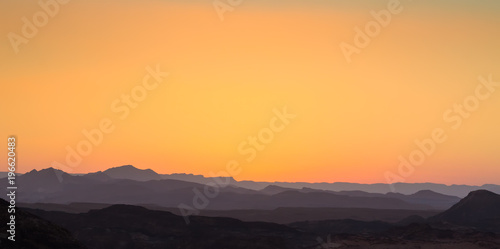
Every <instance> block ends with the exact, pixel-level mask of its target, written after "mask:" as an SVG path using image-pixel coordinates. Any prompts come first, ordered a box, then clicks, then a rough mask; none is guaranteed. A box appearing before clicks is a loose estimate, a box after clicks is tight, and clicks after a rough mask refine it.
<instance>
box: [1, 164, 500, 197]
mask: <svg viewBox="0 0 500 249" xmlns="http://www.w3.org/2000/svg"><path fill="white" fill-rule="evenodd" d="M43 171H44V170H41V171H39V172H43ZM32 172H37V171H36V170H34V171H31V172H29V173H32ZM57 172H59V171H57ZM60 172H62V171H60ZM26 174H28V173H26ZM64 174H66V173H64ZM21 175H22V174H18V176H21ZM72 175H73V176H86V177H87V179H94V180H100V181H106V180H111V179H129V180H135V181H150V180H161V179H171V180H180V181H186V182H193V183H198V184H207V183H210V182H215V181H216V180H219V181H224V182H227V183H229V184H231V185H233V186H235V187H239V188H244V189H250V190H255V191H260V190H263V189H265V188H266V187H268V186H273V187H274V188H276V187H280V188H287V189H315V190H328V191H335V192H342V191H361V192H365V193H376V194H386V193H389V192H391V189H394V190H395V191H396V193H400V194H404V195H411V194H414V193H417V192H419V191H422V190H430V191H433V192H436V193H440V194H443V195H449V196H456V197H460V198H463V197H465V196H466V195H467V194H469V192H472V191H475V190H479V189H484V190H488V191H491V192H494V193H497V194H500V185H495V184H484V185H482V186H470V185H445V184H436V183H394V184H392V188H391V187H390V185H389V184H384V183H376V184H360V183H345V182H334V183H308V182H255V181H236V180H234V179H233V178H232V177H205V176H203V175H193V174H158V173H156V172H155V171H153V170H151V169H138V168H136V167H134V166H132V165H124V166H119V167H113V168H110V169H107V170H105V171H103V172H101V171H99V172H95V173H89V174H72ZM2 176H3V177H6V173H5V172H0V179H2ZM106 176H108V177H109V178H111V179H107V177H106ZM217 178H219V179H217ZM350 194H351V195H354V194H355V193H354V192H351V193H350Z"/></svg>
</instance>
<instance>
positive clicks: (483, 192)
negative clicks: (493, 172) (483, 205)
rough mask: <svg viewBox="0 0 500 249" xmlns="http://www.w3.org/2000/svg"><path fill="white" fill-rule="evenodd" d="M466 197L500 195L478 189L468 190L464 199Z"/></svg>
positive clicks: (492, 196)
mask: <svg viewBox="0 0 500 249" xmlns="http://www.w3.org/2000/svg"><path fill="white" fill-rule="evenodd" d="M467 198H474V199H475V198H500V195H498V194H495V193H493V192H491V191H488V190H485V189H479V190H476V191H472V192H470V193H469V194H468V195H467V196H466V197H465V198H464V199H467Z"/></svg>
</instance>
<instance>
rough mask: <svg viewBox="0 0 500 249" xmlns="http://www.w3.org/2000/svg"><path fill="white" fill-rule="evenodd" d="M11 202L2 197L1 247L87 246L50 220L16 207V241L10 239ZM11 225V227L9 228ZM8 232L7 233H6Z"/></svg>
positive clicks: (77, 248) (71, 248)
mask: <svg viewBox="0 0 500 249" xmlns="http://www.w3.org/2000/svg"><path fill="white" fill-rule="evenodd" d="M8 207H9V203H8V202H6V201H5V200H3V199H0V210H1V212H0V221H1V223H0V248H3V249H17V248H19V249H21V248H22V249H24V248H26V249H28V248H39V249H52V248H67V249H83V248H86V247H85V246H84V245H83V244H82V243H81V242H79V241H77V240H76V239H75V238H74V237H73V236H72V235H71V233H70V232H69V231H68V230H66V229H64V228H62V227H60V226H57V225H55V224H53V223H51V222H49V221H46V220H43V219H40V218H39V217H37V216H35V215H33V214H30V213H27V212H24V211H23V210H21V209H16V212H15V214H14V215H15V237H14V239H15V241H11V240H9V239H8V236H11V234H10V233H7V230H9V229H10V225H7V223H8V222H10V215H11V214H9V213H8V211H7V210H8V209H9V208H8ZM8 226H9V228H8ZM6 233H7V234H6Z"/></svg>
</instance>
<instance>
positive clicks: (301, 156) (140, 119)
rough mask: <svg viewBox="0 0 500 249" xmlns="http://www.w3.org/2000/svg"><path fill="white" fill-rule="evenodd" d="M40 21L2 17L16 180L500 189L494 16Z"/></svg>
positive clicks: (43, 15) (464, 7)
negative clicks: (152, 176) (149, 178)
mask: <svg viewBox="0 0 500 249" xmlns="http://www.w3.org/2000/svg"><path fill="white" fill-rule="evenodd" d="M41 3H45V4H42V5H40V4H39V3H38V2H37V1H2V2H1V3H0V16H1V17H0V18H1V22H0V34H2V35H3V38H2V39H0V54H1V57H0V84H1V88H2V90H1V91H0V101H1V105H0V114H1V115H2V119H1V120H2V122H0V133H1V136H0V137H2V139H4V140H5V143H2V148H3V149H2V151H4V152H5V153H0V160H1V161H6V160H7V152H8V150H7V138H8V137H9V136H15V137H16V140H17V142H16V152H17V154H16V155H17V168H16V170H17V172H19V173H25V172H28V171H31V170H33V169H37V170H40V169H44V168H48V167H55V168H59V169H62V170H64V171H66V172H69V173H86V172H96V171H100V170H105V169H107V168H110V167H115V166H120V165H128V164H131V165H134V166H136V167H138V168H141V169H146V168H150V169H153V170H155V171H156V172H158V173H163V174H170V173H192V174H202V175H206V176H210V175H231V176H233V177H234V178H235V179H237V180H256V181H305V182H359V183H385V182H395V181H400V182H436V183H444V184H472V185H482V184H486V183H493V184H500V178H499V175H500V156H499V152H498V148H500V130H499V127H500V118H499V117H500V116H499V115H498V113H499V111H500V86H499V85H500V83H498V82H500V47H499V46H498V44H500V29H499V27H500V15H498V13H499V11H500V4H499V3H498V1H493V0H491V1H485V0H483V1H444V0H439V1H410V0H401V1H400V2H397V1H394V0H391V1H382V0H377V1H363V0H358V1H340V0H337V1H326V0H322V1H320V0H313V1H274V2H272V3H270V2H269V1H262V0H241V1H240V2H238V1H235V0H234V1H222V0H221V1H201V0H200V1H194V0H193V1H173V0H170V1H167V0H163V1H159V0H145V1H133V0H129V1H117V0H100V1H97V0H89V1H78V0H72V1H63V0H60V1H59V2H56V1H55V0H51V1H50V0H42V1H41ZM231 3H232V4H233V5H231ZM495 82H497V83H495ZM89 134H90V135H89ZM416 141H417V142H416ZM230 165H233V166H234V165H237V170H235V168H234V167H233V168H232V169H233V170H229V168H231V166H230ZM0 171H7V168H5V170H0Z"/></svg>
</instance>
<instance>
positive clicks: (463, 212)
mask: <svg viewBox="0 0 500 249" xmlns="http://www.w3.org/2000/svg"><path fill="white" fill-rule="evenodd" d="M429 221H431V222H441V223H447V224H448V223H449V224H454V225H462V226H468V227H474V228H477V229H480V230H485V231H492V232H499V233H500V195H497V194H495V193H493V192H490V191H487V190H477V191H473V192H470V193H469V195H467V197H465V198H463V199H462V200H460V202H458V203H457V204H455V205H454V206H453V207H451V208H450V209H448V210H446V211H444V212H442V213H440V214H438V215H436V216H434V217H431V218H429Z"/></svg>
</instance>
